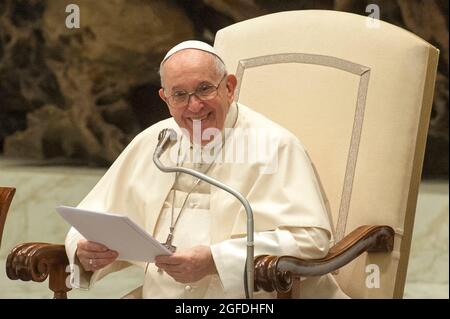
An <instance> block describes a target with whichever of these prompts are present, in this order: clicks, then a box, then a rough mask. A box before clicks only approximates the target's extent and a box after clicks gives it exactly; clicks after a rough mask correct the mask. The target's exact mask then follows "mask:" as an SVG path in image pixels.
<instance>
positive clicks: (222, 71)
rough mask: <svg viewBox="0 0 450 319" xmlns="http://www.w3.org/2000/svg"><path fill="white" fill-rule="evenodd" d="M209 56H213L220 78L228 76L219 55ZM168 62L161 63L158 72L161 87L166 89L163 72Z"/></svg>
mask: <svg viewBox="0 0 450 319" xmlns="http://www.w3.org/2000/svg"><path fill="white" fill-rule="evenodd" d="M208 54H210V55H212V56H213V58H214V65H215V66H216V72H217V74H218V75H220V76H224V75H225V74H227V68H226V66H225V64H224V63H223V61H222V59H220V58H219V57H218V56H217V55H215V54H212V53H209V52H208ZM166 61H167V59H166V60H163V61H162V62H161V64H160V65H159V70H158V74H159V79H160V82H161V87H164V81H163V73H164V72H163V71H164V64H165V62H166Z"/></svg>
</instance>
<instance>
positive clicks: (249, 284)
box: [153, 128, 254, 299]
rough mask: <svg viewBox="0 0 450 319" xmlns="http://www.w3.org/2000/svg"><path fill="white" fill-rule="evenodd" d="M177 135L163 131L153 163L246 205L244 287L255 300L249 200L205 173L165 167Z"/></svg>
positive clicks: (251, 213) (183, 168)
mask: <svg viewBox="0 0 450 319" xmlns="http://www.w3.org/2000/svg"><path fill="white" fill-rule="evenodd" d="M176 136H177V133H176V132H175V130H173V129H167V128H166V129H163V130H162V131H161V132H160V133H159V136H158V144H157V146H156V149H155V152H154V153H153V162H154V163H155V165H156V166H157V167H158V168H159V169H160V170H161V171H163V172H165V173H173V172H179V173H185V174H189V175H192V176H195V177H197V178H200V179H201V180H203V181H205V182H207V183H209V184H212V185H214V186H216V187H219V188H221V189H223V190H224V191H226V192H228V193H230V194H231V195H233V196H234V197H236V198H237V199H238V200H239V201H240V202H241V203H242V205H244V208H245V211H246V213H247V259H246V264H245V273H244V286H245V295H246V298H247V299H252V298H253V291H254V262H253V258H254V242H253V231H254V225H253V224H254V223H253V211H252V208H251V207H250V204H249V202H248V201H247V199H246V198H245V197H244V196H242V195H241V194H240V193H239V192H237V191H235V190H234V189H233V188H231V187H229V186H227V185H225V184H224V183H222V182H219V181H218V180H216V179H214V178H212V177H209V176H208V175H205V174H203V173H200V172H197V171H195V170H193V169H189V168H185V167H168V166H164V165H163V164H162V163H161V161H160V160H159V158H160V156H161V154H162V153H163V152H164V151H165V150H166V148H167V146H168V145H169V141H170V140H176Z"/></svg>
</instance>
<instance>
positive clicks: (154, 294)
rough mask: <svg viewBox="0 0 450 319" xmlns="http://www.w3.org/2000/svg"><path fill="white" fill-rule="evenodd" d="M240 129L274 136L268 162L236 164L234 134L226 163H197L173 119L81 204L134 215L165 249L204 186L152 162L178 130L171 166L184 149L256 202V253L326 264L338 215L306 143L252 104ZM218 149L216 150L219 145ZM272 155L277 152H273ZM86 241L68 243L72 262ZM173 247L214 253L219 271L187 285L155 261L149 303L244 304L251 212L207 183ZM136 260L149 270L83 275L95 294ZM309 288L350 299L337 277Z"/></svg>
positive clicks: (130, 151) (240, 112)
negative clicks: (167, 135)
mask: <svg viewBox="0 0 450 319" xmlns="http://www.w3.org/2000/svg"><path fill="white" fill-rule="evenodd" d="M231 127H233V128H234V131H233V132H234V133H233V134H236V136H239V135H240V134H241V133H242V132H248V131H246V130H247V129H258V131H257V136H258V137H260V138H261V137H263V136H264V137H268V138H269V139H270V142H269V143H268V144H270V147H266V152H265V154H266V156H259V157H258V156H253V157H252V155H248V154H247V155H246V156H247V157H246V158H247V160H236V156H233V155H230V156H229V157H227V155H225V154H231V153H229V152H233V150H235V149H236V145H238V142H236V139H234V137H235V136H233V134H232V135H230V136H229V137H226V135H224V136H225V137H224V139H223V141H222V143H216V144H215V145H216V146H219V147H220V148H222V150H223V152H222V153H220V154H222V155H223V156H218V157H215V161H214V163H213V164H212V165H210V162H208V161H206V162H201V163H198V164H197V163H193V161H192V159H195V155H198V154H195V152H196V148H192V147H191V146H190V143H181V142H180V139H181V136H182V133H181V131H180V129H179V127H178V126H177V124H176V123H175V121H174V120H173V118H170V119H167V120H163V121H161V122H159V123H156V124H155V125H153V126H151V127H149V128H148V129H146V130H145V131H143V132H142V133H140V134H139V135H138V136H137V137H136V138H135V139H134V140H133V141H132V142H131V143H130V144H129V145H128V146H127V148H126V149H125V150H124V151H123V152H122V154H121V155H120V156H119V157H118V158H117V160H116V161H115V162H114V163H113V165H112V166H111V167H110V169H109V170H108V171H107V172H106V174H105V175H104V176H103V177H102V179H101V180H100V181H99V182H98V184H97V185H96V186H95V187H94V189H93V190H92V191H91V192H90V193H89V194H88V195H87V196H86V198H85V199H84V200H83V201H82V202H81V203H80V204H79V205H78V207H79V208H84V209H90V210H98V211H106V212H114V213H121V214H124V215H127V216H128V217H130V218H131V219H132V220H133V221H134V222H135V223H137V224H139V225H140V226H141V227H142V228H144V229H145V230H146V231H148V232H149V233H150V234H152V235H153V236H154V237H155V238H156V239H157V240H159V241H160V242H164V241H165V240H166V238H167V235H168V233H169V227H170V224H171V214H172V203H173V207H174V209H173V211H174V219H176V217H177V216H178V214H180V209H181V206H182V204H183V201H184V200H185V198H186V196H187V194H188V193H189V191H190V190H191V188H192V186H193V184H194V182H195V180H196V178H194V177H191V176H189V175H186V174H180V175H179V176H178V177H177V178H176V176H175V173H163V172H161V171H160V170H159V169H158V168H157V167H156V166H155V165H154V163H153V161H152V157H153V152H154V150H155V147H156V144H157V139H158V134H159V132H160V131H161V130H162V129H163V128H173V129H175V131H177V133H178V140H177V141H176V142H175V143H174V144H173V145H172V147H171V148H170V149H168V150H167V151H166V152H164V153H163V155H162V156H161V161H162V162H163V163H164V164H165V165H169V166H174V165H176V163H177V159H176V158H174V156H173V155H174V154H177V150H179V153H180V154H181V156H180V157H178V159H179V158H182V159H184V160H183V161H182V165H183V166H184V167H189V168H194V169H196V170H199V171H203V172H204V171H206V170H207V174H208V175H209V176H212V177H214V178H216V179H218V180H219V181H222V182H223V183H225V184H227V185H229V186H231V187H233V188H234V189H236V190H238V191H239V192H241V193H242V195H243V196H244V197H246V198H247V200H248V201H249V203H250V205H251V206H252V209H253V214H254V224H255V241H254V242H255V256H257V255H262V254H268V255H291V256H296V257H300V258H304V259H315V258H321V257H324V256H325V255H326V254H327V252H328V249H329V246H330V244H331V240H332V235H331V228H330V223H329V218H328V214H327V211H326V206H325V204H324V200H323V198H322V195H321V191H320V187H319V185H318V181H317V178H316V176H315V174H314V170H313V168H312V165H311V162H310V160H309V158H308V156H307V154H306V152H305V150H304V148H303V147H302V145H301V144H300V142H299V141H298V139H297V138H296V137H295V136H294V135H293V134H292V133H290V132H288V131H287V130H285V129H284V128H282V127H280V126H279V125H277V124H275V123H273V122H271V121H270V120H268V119H267V118H265V117H264V116H262V115H261V114H259V113H256V112H254V111H252V110H251V109H249V108H247V107H246V106H244V105H242V104H232V105H231V107H230V111H229V112H228V115H227V118H226V122H225V129H227V128H231ZM240 130H241V131H240ZM186 140H187V139H186V138H184V141H186ZM233 143H234V144H233ZM209 145H210V146H211V145H214V142H212V144H209ZM249 145H250V144H246V146H245V150H247V149H248V148H250V146H249ZM259 145H260V144H259ZM269 148H272V151H270V150H269V151H267V150H268V149H269ZM210 150H211V149H210ZM203 152H205V150H203ZM227 152H228V153H227ZM235 155H236V154H235ZM253 155H254V154H253ZM259 155H260V154H259ZM227 158H228V159H229V158H233V159H234V161H229V160H227ZM250 158H251V159H252V160H249V159H250ZM220 159H221V160H220ZM241 159H242V158H241ZM174 194H175V200H173V196H174ZM82 238H83V237H82V236H81V235H80V234H79V233H78V232H77V231H76V230H75V229H73V228H72V229H71V230H70V231H69V233H68V235H67V237H66V251H67V255H68V258H69V261H70V263H71V264H73V263H76V259H75V251H76V243H77V242H78V240H80V239H82ZM124 240H126V239H124ZM173 244H174V245H175V246H176V247H177V251H178V252H179V251H182V250H185V249H189V248H191V247H193V246H196V245H207V246H210V247H211V252H212V255H213V259H214V263H215V265H216V268H217V272H218V274H217V275H209V276H206V277H204V278H203V279H201V280H200V281H198V282H194V283H190V284H181V283H178V282H176V281H175V280H174V279H172V278H171V277H170V276H168V275H167V274H166V273H164V272H158V270H157V268H156V267H155V266H154V264H149V265H148V269H147V272H146V275H145V279H144V283H143V286H142V287H141V289H138V290H136V292H135V294H138V295H140V296H141V297H143V298H244V296H245V293H244V284H243V278H244V267H245V258H246V213H245V209H244V208H243V207H242V205H241V203H240V202H239V201H238V200H237V199H236V198H235V197H233V196H232V195H230V194H228V193H227V192H225V191H223V190H221V189H219V188H216V187H214V186H211V185H209V184H207V183H206V182H200V183H199V184H198V185H197V186H196V187H195V189H194V191H192V193H191V194H190V196H189V197H188V199H187V201H186V203H185V208H184V209H183V211H182V212H181V215H180V217H179V220H178V222H177V224H176V227H175V231H174V240H173ZM130 263H132V264H136V265H139V266H141V267H143V268H145V264H144V263H137V262H133V261H130V262H127V261H116V262H114V263H113V264H111V265H109V266H107V267H105V268H103V269H101V270H99V271H96V272H94V273H93V274H92V276H86V275H85V274H84V273H82V274H81V286H82V287H84V288H87V287H89V286H91V285H93V284H94V283H95V282H96V281H97V280H100V279H101V278H102V277H103V276H105V275H106V274H108V273H111V272H114V271H117V270H119V269H122V268H124V267H126V266H128V265H130ZM300 287H301V288H300V295H295V296H294V297H301V298H344V297H346V296H345V294H343V293H342V291H341V290H340V289H339V287H338V285H337V283H336V281H335V280H334V278H333V277H332V275H327V276H322V277H313V278H307V279H304V280H302V282H301V286H300ZM275 297H276V293H274V292H272V293H267V292H261V291H260V292H255V298H275Z"/></svg>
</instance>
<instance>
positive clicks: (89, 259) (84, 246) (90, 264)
mask: <svg viewBox="0 0 450 319" xmlns="http://www.w3.org/2000/svg"><path fill="white" fill-rule="evenodd" d="M76 254H77V257H78V260H79V261H80V263H81V265H82V266H83V268H84V270H86V271H96V270H99V269H102V268H103V267H106V266H108V265H109V264H111V263H112V262H114V261H115V260H116V259H117V257H118V256H119V254H118V253H117V252H116V251H114V250H110V249H109V248H108V247H106V246H105V245H102V244H99V243H96V242H93V241H88V240H85V239H82V240H80V241H78V243H77V253H76Z"/></svg>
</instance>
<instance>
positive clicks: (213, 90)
mask: <svg viewBox="0 0 450 319" xmlns="http://www.w3.org/2000/svg"><path fill="white" fill-rule="evenodd" d="M226 76H227V74H226V73H225V74H224V75H223V77H222V79H221V80H220V82H219V83H218V84H217V85H212V84H210V83H202V84H200V85H199V86H198V87H197V88H196V89H195V91H193V92H186V91H185V90H180V91H175V92H174V93H173V94H172V95H170V96H167V97H166V98H167V99H168V101H169V106H171V107H173V108H183V107H185V106H186V105H188V104H189V100H190V98H191V96H192V95H195V96H196V97H197V98H198V99H199V100H201V101H208V100H212V99H213V98H215V97H216V96H217V90H218V89H219V86H220V84H221V83H222V81H223V79H225V77H226Z"/></svg>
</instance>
